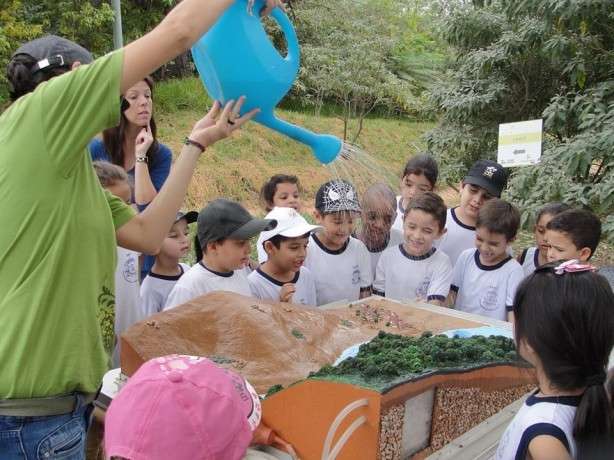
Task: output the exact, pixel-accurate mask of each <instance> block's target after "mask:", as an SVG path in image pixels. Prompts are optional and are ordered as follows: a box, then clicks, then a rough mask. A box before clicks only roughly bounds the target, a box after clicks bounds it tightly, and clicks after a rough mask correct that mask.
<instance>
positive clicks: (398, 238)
mask: <svg viewBox="0 0 614 460" xmlns="http://www.w3.org/2000/svg"><path fill="white" fill-rule="evenodd" d="M402 243H403V232H400V231H399V230H397V229H396V228H391V229H390V235H389V236H388V241H387V242H386V244H385V245H383V248H377V249H379V250H377V249H375V250H372V249H369V248H368V247H367V251H369V256H371V273H372V274H373V279H375V272H376V270H377V263H378V262H379V259H380V257H381V256H382V254H383V253H384V251H386V249H388V248H396V247H397V246H398V245H399V244H402Z"/></svg>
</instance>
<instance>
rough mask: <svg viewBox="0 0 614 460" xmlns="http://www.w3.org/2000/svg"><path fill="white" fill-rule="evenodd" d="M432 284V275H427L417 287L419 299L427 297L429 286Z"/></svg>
mask: <svg viewBox="0 0 614 460" xmlns="http://www.w3.org/2000/svg"><path fill="white" fill-rule="evenodd" d="M430 284H431V277H430V276H427V277H425V278H424V279H423V280H422V281H421V282H420V284H419V285H418V287H417V288H416V298H417V299H426V296H427V294H428V292H429V286H430Z"/></svg>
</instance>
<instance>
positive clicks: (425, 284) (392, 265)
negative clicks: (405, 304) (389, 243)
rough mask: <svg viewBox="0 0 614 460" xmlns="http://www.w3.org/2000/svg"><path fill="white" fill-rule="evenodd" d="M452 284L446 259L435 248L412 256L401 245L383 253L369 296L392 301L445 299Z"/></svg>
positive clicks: (450, 266) (447, 259)
mask: <svg viewBox="0 0 614 460" xmlns="http://www.w3.org/2000/svg"><path fill="white" fill-rule="evenodd" d="M451 282H452V264H451V263H450V258H449V257H448V256H447V255H445V254H444V253H443V252H441V251H438V250H437V249H436V248H431V250H430V251H429V252H427V253H426V254H424V255H421V256H412V255H411V254H408V253H407V252H406V251H405V249H404V248H403V245H402V244H399V245H398V246H396V247H394V248H389V249H386V250H385V251H384V253H383V254H382V257H381V258H380V260H379V263H378V264H377V270H376V275H375V282H374V283H373V293H374V294H378V295H382V296H385V297H388V298H390V299H396V300H416V299H422V300H426V301H429V300H445V299H446V297H447V296H448V292H449V291H450V284H451Z"/></svg>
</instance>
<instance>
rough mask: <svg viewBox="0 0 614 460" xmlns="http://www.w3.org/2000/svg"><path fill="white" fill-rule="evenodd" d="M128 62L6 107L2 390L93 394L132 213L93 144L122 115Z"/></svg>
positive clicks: (0, 126)
mask: <svg viewBox="0 0 614 460" xmlns="http://www.w3.org/2000/svg"><path fill="white" fill-rule="evenodd" d="M122 63H123V53H122V52H121V51H119V52H115V53H112V54H109V55H107V56H105V57H102V58H100V59H98V60H96V61H95V62H93V63H92V64H90V65H85V66H81V67H79V68H78V69H75V70H73V71H71V72H68V73H66V74H64V75H62V76H59V77H55V78H53V79H51V80H49V81H48V82H46V83H43V84H41V85H40V86H39V87H38V88H37V89H36V91H34V92H33V93H31V94H28V95H26V96H23V97H21V98H20V99H19V100H17V101H16V102H14V103H13V105H11V106H10V107H9V108H8V109H7V110H6V111H5V112H4V113H3V114H2V116H0V197H1V198H0V216H2V217H1V224H0V399H12V398H34V397H45V396H53V395H59V394H65V393H70V392H72V391H84V392H94V391H96V389H97V388H98V387H99V385H100V383H101V380H102V376H103V374H104V372H105V371H106V368H107V355H106V353H105V349H104V345H103V339H102V335H101V328H100V325H99V320H102V321H103V323H104V322H107V323H108V322H109V321H111V324H112V322H113V310H114V290H115V288H114V271H115V262H116V249H115V248H116V239H115V229H116V228H119V227H121V226H122V225H123V224H125V223H126V222H127V221H128V220H130V219H131V218H132V216H133V215H134V214H133V211H132V210H131V209H130V208H129V207H128V206H126V205H125V204H124V203H123V202H122V201H121V200H119V199H118V198H115V197H113V196H112V195H111V194H109V193H108V192H104V191H103V189H102V188H101V186H100V184H99V182H98V179H97V178H96V174H95V173H94V170H93V168H92V162H91V159H90V155H89V154H88V152H87V150H86V146H87V144H88V142H89V141H90V140H91V139H92V138H93V137H94V136H95V135H96V134H97V133H98V132H100V131H102V130H103V129H105V128H108V127H110V126H114V125H116V124H117V123H118V122H119V107H120V104H119V95H120V89H119V88H120V80H121V72H122Z"/></svg>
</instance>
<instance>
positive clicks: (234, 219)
mask: <svg viewBox="0 0 614 460" xmlns="http://www.w3.org/2000/svg"><path fill="white" fill-rule="evenodd" d="M197 222H198V229H197V233H198V241H199V243H200V244H201V245H204V244H207V243H210V242H213V241H219V240H221V239H224V238H228V239H232V240H248V239H250V238H252V237H254V236H256V235H257V234H258V233H260V232H263V231H265V230H272V229H274V228H275V226H276V225H277V221H276V220H274V219H255V218H254V217H252V215H251V214H250V213H249V212H247V210H246V209H245V208H244V207H243V206H241V205H240V204H239V203H237V202H236V201H231V200H226V199H224V198H218V199H217V200H213V201H212V202H211V203H209V204H208V205H207V206H206V207H205V208H203V209H202V210H201V211H200V212H199V213H198V219H197Z"/></svg>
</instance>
